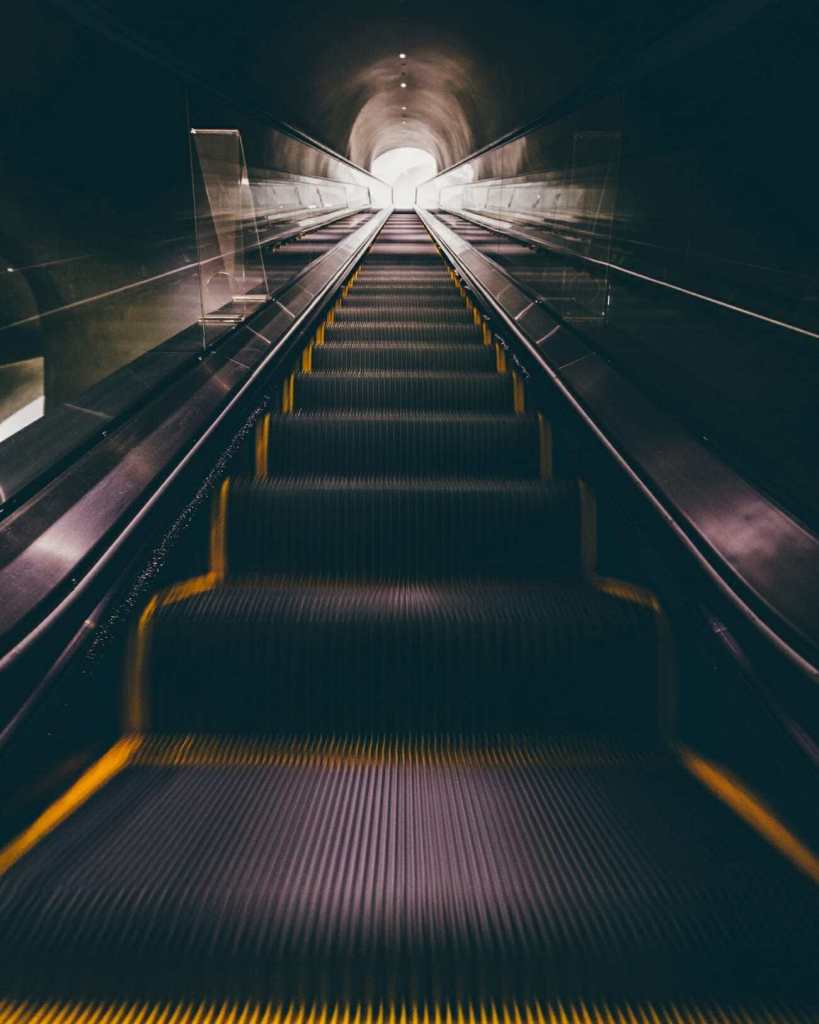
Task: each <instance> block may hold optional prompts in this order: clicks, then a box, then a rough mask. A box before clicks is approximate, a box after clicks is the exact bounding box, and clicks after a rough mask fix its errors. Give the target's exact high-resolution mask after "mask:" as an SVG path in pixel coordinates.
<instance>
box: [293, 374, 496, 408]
mask: <svg viewBox="0 0 819 1024" xmlns="http://www.w3.org/2000/svg"><path fill="white" fill-rule="evenodd" d="M510 377H511V375H510V374H498V373H460V374H454V373H389V372H384V373H299V374H296V378H295V386H294V408H295V409H297V410H302V411H304V412H314V411H316V410H321V409H327V410H337V409H395V410H398V409H406V410H430V411H438V412H478V413H481V412H483V413H490V412H502V413H508V412H511V411H512V409H513V408H514V405H513V393H512V382H511V379H510Z"/></svg>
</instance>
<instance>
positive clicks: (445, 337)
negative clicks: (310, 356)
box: [324, 318, 481, 345]
mask: <svg viewBox="0 0 819 1024" xmlns="http://www.w3.org/2000/svg"><path fill="white" fill-rule="evenodd" d="M324 337H325V340H326V342H327V343H328V344H331V343H332V342H334V341H394V342H408V343H412V342H416V341H440V342H443V343H444V344H446V345H452V344H458V343H462V344H475V343H477V344H480V343H481V331H480V328H479V327H476V326H475V324H473V323H471V322H470V323H452V324H442V323H437V322H432V323H417V322H412V321H410V322H406V321H405V322H398V321H395V320H387V319H383V318H379V319H375V318H373V319H368V320H365V321H361V322H357V323H333V324H329V325H328V326H327V327H326V328H325V335H324Z"/></svg>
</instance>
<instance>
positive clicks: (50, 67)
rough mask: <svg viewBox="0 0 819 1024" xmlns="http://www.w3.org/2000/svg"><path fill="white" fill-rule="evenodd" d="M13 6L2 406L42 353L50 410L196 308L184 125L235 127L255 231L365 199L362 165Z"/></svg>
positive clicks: (2, 208) (3, 196) (38, 12)
mask: <svg viewBox="0 0 819 1024" xmlns="http://www.w3.org/2000/svg"><path fill="white" fill-rule="evenodd" d="M15 21H16V25H15V29H16V31H15V34H14V45H13V46H10V47H9V50H8V53H7V54H6V57H7V59H6V61H5V62H4V69H3V73H2V77H3V81H4V89H3V91H2V99H0V107H2V114H3V119H4V123H5V125H6V134H5V141H4V160H3V162H2V165H0V259H2V266H3V272H2V274H0V310H2V312H1V313H0V418H3V413H4V412H6V413H8V412H10V411H12V410H13V407H14V405H15V403H19V402H20V401H22V400H23V399H28V397H29V392H30V391H31V387H32V382H31V380H29V377H30V376H31V374H30V373H29V374H28V375H25V374H24V375H23V376H24V377H25V380H23V379H22V378H21V375H20V367H23V368H26V367H30V368H31V369H32V372H34V373H36V372H37V370H38V368H39V372H40V374H41V380H40V383H39V389H40V391H41V392H42V391H44V396H45V409H46V412H48V411H49V410H53V409H55V408H57V407H59V406H60V405H61V403H80V404H81V396H82V394H83V392H84V391H85V390H86V389H88V388H89V387H91V386H92V385H94V384H96V383H97V382H99V381H100V380H102V379H104V378H105V377H107V376H108V375H109V374H111V373H112V372H113V371H114V370H116V369H118V368H119V367H122V366H124V365H126V364H128V363H130V362H131V361H132V360H133V359H135V358H136V357H137V356H139V355H141V354H142V353H144V352H145V351H147V350H149V349H152V348H154V347H155V346H157V345H158V344H160V343H161V342H164V341H165V340H166V339H169V338H171V337H173V336H175V335H177V334H178V333H179V332H180V331H183V330H186V329H188V328H191V327H192V326H193V325H196V324H197V322H198V321H199V319H200V317H201V315H202V305H201V293H200V284H201V282H200V274H199V267H198V266H197V264H198V263H199V261H200V259H201V253H200V249H199V247H198V245H197V230H196V228H197V216H199V218H200V222H201V210H197V209H195V201H194V188H193V180H192V154H191V149H190V146H189V138H190V134H189V133H190V129H191V128H192V127H196V126H199V127H204V128H219V129H238V130H239V131H240V132H241V136H242V140H243V143H244V151H245V154H246V162H247V168H248V171H249V184H250V188H251V192H252V194H253V196H254V199H255V205H256V209H257V211H258V221H259V223H258V228H259V231H260V233H261V234H262V236H263V234H264V229H265V228H266V227H275V226H277V225H280V224H281V223H282V222H283V221H286V220H288V219H289V220H293V219H294V218H309V217H310V216H316V215H318V214H323V213H332V212H334V211H339V210H343V209H344V208H345V207H347V208H350V209H357V208H361V207H362V206H366V205H368V204H369V202H370V199H371V196H370V190H369V185H370V179H369V178H368V177H367V176H366V175H364V174H362V173H359V172H357V171H356V170H355V169H353V168H351V167H349V166H348V165H346V164H344V163H343V162H341V161H339V160H336V159H335V158H333V157H332V156H331V155H329V154H328V153H326V152H324V151H323V150H321V149H318V148H314V147H311V146H308V145H305V144H304V143H303V142H302V141H301V140H299V139H298V138H296V137H293V136H291V135H288V134H286V133H283V132H282V131H279V130H277V128H276V127H275V126H274V125H273V124H272V123H270V122H268V121H267V120H265V119H264V118H263V117H261V116H259V115H255V114H251V113H248V112H247V111H246V110H241V109H236V108H235V107H234V106H232V105H231V104H230V103H229V102H228V101H225V100H223V99H221V98H220V97H219V96H217V95H216V94H215V93H213V92H212V91H210V90H208V89H206V88H204V87H201V86H198V85H196V84H194V83H193V82H192V81H190V80H188V79H185V78H183V77H182V76H181V75H180V74H177V73H176V72H174V71H172V70H168V69H166V68H165V67H163V66H161V65H160V64H158V63H157V62H156V61H155V60H153V59H151V58H149V57H148V56H143V55H142V54H141V53H139V52H137V51H136V50H134V49H132V48H129V47H127V46H125V45H120V44H118V43H116V42H113V41H112V40H111V39H109V38H107V37H106V36H104V35H103V34H102V33H100V32H97V31H95V30H93V29H91V28H87V27H85V26H84V25H81V24H79V23H77V22H76V21H74V20H73V19H72V18H71V17H70V16H69V15H67V14H66V13H65V12H64V11H62V10H61V9H60V8H58V7H55V6H52V5H51V4H48V3H47V2H41V0H33V2H32V3H31V4H29V5H25V6H24V7H23V8H20V9H19V11H18V12H16V13H15ZM9 42H10V40H9ZM273 258H275V257H273ZM23 385H25V388H24V389H23ZM33 386H34V387H35V389H37V384H36V383H35V384H34V385H33ZM21 389H23V390H21ZM24 391H25V394H24Z"/></svg>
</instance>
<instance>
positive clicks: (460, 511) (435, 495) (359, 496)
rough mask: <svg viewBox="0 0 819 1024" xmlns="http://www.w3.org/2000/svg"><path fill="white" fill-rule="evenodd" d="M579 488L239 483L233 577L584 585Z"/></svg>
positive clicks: (340, 480)
mask: <svg viewBox="0 0 819 1024" xmlns="http://www.w3.org/2000/svg"><path fill="white" fill-rule="evenodd" d="M581 509H582V498H581V489H580V487H579V486H578V485H577V484H576V483H575V482H564V481H561V482H553V481H522V480H499V481H495V480H491V481H485V480H464V479H454V480H453V479H449V480H446V479H443V480H428V479H423V478H420V479H419V478H406V477H404V478H399V479H395V480H391V479H389V478H383V477H380V478H374V479H369V480H366V479H348V478H344V477H337V476H330V477H307V478H304V477H295V478H294V477H273V478H270V477H268V478H267V479H265V480H260V481H242V480H237V481H235V482H234V483H233V484H232V486H231V489H230V492H229V496H228V505H227V564H228V567H229V571H230V573H231V574H235V575H239V576H247V575H250V574H254V573H255V574H258V575H261V576H286V575H289V574H300V575H303V576H311V577H314V578H330V577H332V578H335V579H340V580H345V579H346V580H354V579H402V580H407V579H427V580H434V579H440V580H445V579H449V578H471V579H476V580H477V579H487V578H488V579H517V580H519V581H530V580H541V581H547V580H557V579H572V578H575V579H578V578H581V577H582V576H583V574H584V565H585V563H584V557H583V537H582V534H583V526H582V522H583V518H582V513H581Z"/></svg>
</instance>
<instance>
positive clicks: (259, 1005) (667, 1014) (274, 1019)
mask: <svg viewBox="0 0 819 1024" xmlns="http://www.w3.org/2000/svg"><path fill="white" fill-rule="evenodd" d="M0 1014H2V1019H3V1021H6V1020H8V1021H9V1022H10V1024H19V1022H23V1021H25V1022H29V1021H32V1022H34V1021H36V1024H67V1022H69V1021H70V1022H72V1024H74V1022H83V1024H86V1022H90V1021H98V1022H100V1024H102V1022H105V1024H107V1022H109V1021H116V1022H119V1021H124V1022H130V1021H133V1020H139V1021H146V1022H147V1021H150V1024H202V1022H203V1021H223V1022H226V1024H233V1022H239V1021H264V1024H296V1022H298V1024H332V1022H334V1021H344V1020H351V1021H377V1020H378V1019H379V1015H380V1014H381V1015H383V1007H382V1006H381V1005H375V1004H374V1003H372V1002H367V1001H359V1002H350V1000H349V999H340V1000H338V1001H337V1002H330V1003H326V1002H321V1001H319V1000H318V999H313V998H308V999H306V1000H304V1001H301V1002H297V1001H293V1002H291V1003H289V1004H288V1005H277V1006H271V1003H270V1000H269V999H268V1000H266V1001H265V1000H261V999H244V998H236V997H231V996H227V997H226V996H224V995H221V994H220V995H219V996H217V997H215V998H210V999H207V998H206V999H197V998H195V997H189V998H179V997H177V996H176V995H175V994H173V995H171V996H169V997H166V998H164V999H159V1000H152V999H140V1000H132V1001H127V1002H126V1001H123V1000H111V999H107V1000H106V999H100V1000H90V999H85V1000H84V999H75V1000H66V999H44V998H41V997H38V996H33V997H31V998H28V999H7V1000H5V1001H4V1002H3V1003H2V1004H0ZM393 1017H394V1021H395V1024H398V1022H400V1021H410V1020H413V1019H416V1018H417V1019H418V1020H419V1021H434V1020H436V1019H440V1020H441V1021H458V1022H459V1024H486V1022H487V1021H489V1020H497V1021H498V1022H499V1024H517V1022H518V1021H544V1022H549V1024H552V1022H554V1024H564V1022H565V1024H620V1022H623V1024H632V1022H635V1024H637V1022H639V1024H749V1022H756V1021H762V1022H764V1024H815V1021H816V1015H815V1012H814V1011H813V1010H811V1009H810V1008H805V1006H803V1005H800V1004H799V1002H798V1001H794V1000H790V999H789V1000H788V1001H787V1002H783V1001H781V1000H777V1001H776V1003H772V1002H766V1001H762V1002H760V1001H759V1000H754V1001H753V1002H750V1001H748V1000H743V1001H740V1002H734V1003H733V1004H730V1005H729V1004H728V1003H727V1002H720V1001H717V1002H715V1001H714V1000H712V999H702V1000H693V1001H692V1000H687V1001H685V1002H680V1001H674V1002H668V1003H667V1004H664V1003H661V1002H656V1001H644V1002H642V1001H640V1000H636V999H630V1000H629V1001H628V1004H626V1003H625V1002H624V1003H622V1004H618V1003H616V1002H611V1001H606V1000H596V999H595V1000H590V999H589V998H584V997H579V998H577V999H576V1000H575V999H571V998H563V999H556V1000H554V1001H552V1000H548V999H547V1000H531V1001H527V1000H521V999H513V1000H510V1001H509V1002H500V1003H498V1005H495V1003H492V1005H491V1007H490V1005H488V1004H486V1005H485V1004H482V1003H479V1002H477V1003H476V1002H475V1001H474V1000H470V999H469V998H466V999H464V1001H463V1002H460V1001H454V1000H447V1001H446V1002H442V1001H441V1000H439V999H436V1000H435V1001H434V1002H429V1003H427V1002H421V1003H419V1002H418V1001H417V1000H408V1001H406V1002H403V1001H399V1002H398V1003H394V1002H391V1004H390V1015H389V1017H385V1019H386V1020H390V1019H391V1018H393Z"/></svg>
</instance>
